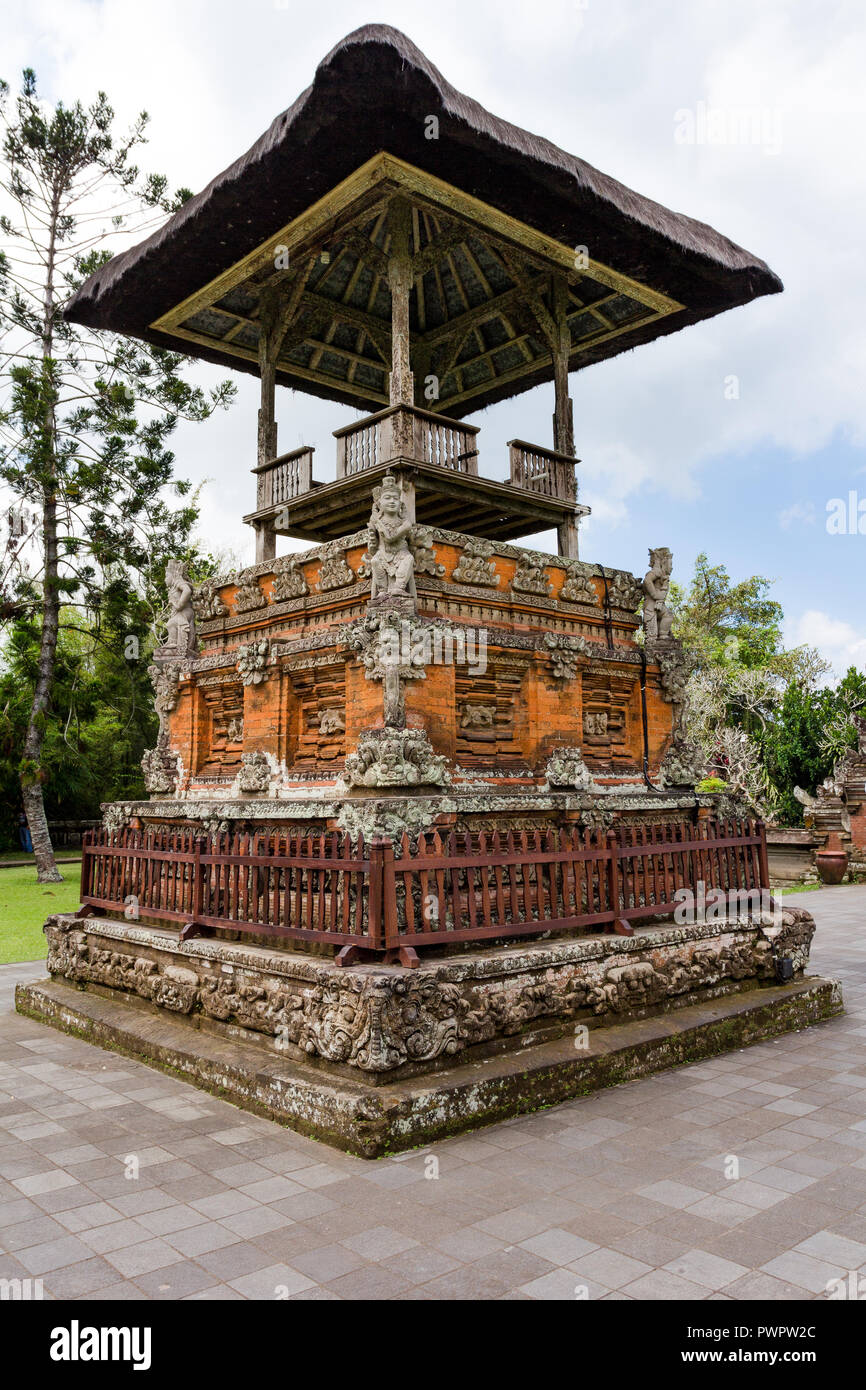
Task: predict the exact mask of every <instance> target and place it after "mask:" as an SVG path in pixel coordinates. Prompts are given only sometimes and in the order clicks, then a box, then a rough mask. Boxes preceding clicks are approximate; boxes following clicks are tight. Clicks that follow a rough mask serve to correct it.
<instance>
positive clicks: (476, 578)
mask: <svg viewBox="0 0 866 1390" xmlns="http://www.w3.org/2000/svg"><path fill="white" fill-rule="evenodd" d="M492 554H493V542H492V541H486V540H482V539H480V538H478V537H474V538H470V539H469V540H467V541H466V542H465V544H464V546H463V554H462V555H461V556H460V560H459V562H458V563H457V564H456V565H455V567H454V569H453V570H452V571H451V579H452V580H453V582H454V583H455V584H483V585H485V586H486V587H488V588H491V589H493V588H495V587H496V586H497V584H498V583H499V581H500V576H499V575H498V574H497V573H496V565H495V564H494V562H493V560H491V558H490V557H491V555H492Z"/></svg>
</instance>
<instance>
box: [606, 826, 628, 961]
mask: <svg viewBox="0 0 866 1390" xmlns="http://www.w3.org/2000/svg"><path fill="white" fill-rule="evenodd" d="M607 852H608V855H609V856H610V857H609V859H608V863H607V884H608V889H607V891H608V896H609V898H610V908H611V911H612V912H613V921H612V922H611V924H610V927H609V928H608V931H612V932H615V933H616V935H617V936H634V928H633V927H631V926H630V925H629V923H628V922H627V921H626V919H625V917H620V916H619V898H620V871H619V836H618V835H617V833H616V831H615V830H609V831H608V832H607ZM622 906H623V911H624V910H625V897H624V896H623V901H622Z"/></svg>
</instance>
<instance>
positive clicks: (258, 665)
mask: <svg viewBox="0 0 866 1390" xmlns="http://www.w3.org/2000/svg"><path fill="white" fill-rule="evenodd" d="M270 645H271V644H270V642H269V641H268V639H267V638H266V637H263V638H262V640H261V641H260V642H248V643H247V644H246V645H245V646H243V647H241V648H240V649H239V651H238V659H237V662H236V665H237V669H238V671H239V672H240V677H241V680H242V681H243V683H244V685H261V683H262V681H264V680H267V677H268V670H267V667H268V657H269V652H270Z"/></svg>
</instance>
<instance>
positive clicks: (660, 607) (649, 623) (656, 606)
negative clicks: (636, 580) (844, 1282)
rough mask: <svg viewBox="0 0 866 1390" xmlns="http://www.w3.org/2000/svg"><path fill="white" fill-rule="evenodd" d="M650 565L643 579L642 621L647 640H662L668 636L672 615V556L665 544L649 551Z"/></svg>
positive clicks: (672, 619)
mask: <svg viewBox="0 0 866 1390" xmlns="http://www.w3.org/2000/svg"><path fill="white" fill-rule="evenodd" d="M649 557H650V567H649V569H648V570H647V572H646V574H645V575H644V581H643V592H644V601H643V621H644V630H645V632H646V636H647V641H648V642H655V641H664V640H665V638H668V637H670V635H671V627H672V626H673V621H674V615H673V613H672V611H671V609H670V608H669V607H668V602H667V598H668V591H669V589H670V587H671V569H672V568H673V556H672V555H671V552H670V551H669V550H668V548H667V546H660V547H659V548H658V549H657V550H651V551H650V553H649Z"/></svg>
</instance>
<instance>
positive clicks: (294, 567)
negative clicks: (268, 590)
mask: <svg viewBox="0 0 866 1390" xmlns="http://www.w3.org/2000/svg"><path fill="white" fill-rule="evenodd" d="M309 592H310V586H309V584H308V583H307V581H306V579H305V578H304V573H303V570H302V569H301V568H300V566H299V564H298V561H297V560H296V559H295V558H294V557H293V558H292V559H291V560H289V561H288V562H287V564H286V566H285V568H284V569H281V570H280V571H279V572H278V573H277V574H275V575H274V587H273V591H272V599H273V602H274V603H282V602H283V600H284V599H290V598H305V597H306V595H307V594H308V593H309Z"/></svg>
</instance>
